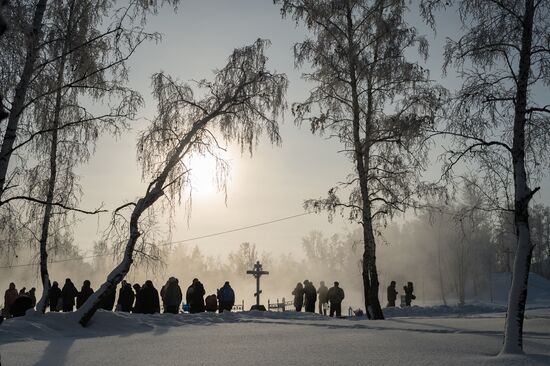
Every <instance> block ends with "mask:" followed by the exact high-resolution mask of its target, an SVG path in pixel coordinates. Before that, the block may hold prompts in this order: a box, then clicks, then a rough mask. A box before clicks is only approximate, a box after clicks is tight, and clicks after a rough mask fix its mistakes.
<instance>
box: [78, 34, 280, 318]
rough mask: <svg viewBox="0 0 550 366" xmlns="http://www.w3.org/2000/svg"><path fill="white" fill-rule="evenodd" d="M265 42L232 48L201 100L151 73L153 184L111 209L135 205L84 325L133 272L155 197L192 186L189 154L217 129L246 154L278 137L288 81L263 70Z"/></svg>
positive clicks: (204, 149)
mask: <svg viewBox="0 0 550 366" xmlns="http://www.w3.org/2000/svg"><path fill="white" fill-rule="evenodd" d="M267 45H268V41H265V40H261V39H259V40H257V41H256V42H255V43H254V44H253V45H251V46H247V47H243V48H239V49H235V51H233V53H232V55H231V56H230V57H229V60H228V63H227V65H226V66H225V67H223V68H222V69H220V70H218V71H216V72H215V75H214V79H213V80H212V81H207V80H203V81H200V82H199V83H198V87H199V88H200V89H201V91H203V92H204V93H202V95H204V96H203V97H201V98H200V99H199V98H197V97H195V93H194V92H193V89H192V87H191V86H189V85H187V84H184V83H181V82H179V81H178V80H176V79H174V78H172V77H170V76H169V75H166V74H164V73H162V72H161V73H158V74H155V75H153V95H154V96H155V98H156V99H157V101H158V115H157V117H156V118H155V119H154V120H153V121H152V123H151V125H150V126H149V128H148V129H147V130H146V131H145V132H144V133H143V134H142V135H141V137H140V139H139V142H138V160H139V162H140V163H141V165H142V169H143V175H144V177H145V178H147V179H150V183H149V185H148V187H147V190H146V191H145V194H144V195H143V196H142V197H141V198H139V199H138V200H137V201H135V202H130V203H127V204H125V205H123V206H122V207H120V208H119V209H117V210H116V211H115V215H121V214H122V212H123V211H122V210H124V209H125V208H129V207H133V210H132V212H131V214H130V219H129V220H128V221H127V222H128V225H127V228H128V234H127V235H128V236H127V237H128V240H127V243H126V246H125V249H124V256H123V258H122V261H121V262H120V263H119V265H118V266H117V267H116V268H115V269H113V271H112V272H111V273H110V274H109V276H108V277H107V280H106V282H105V283H104V284H103V285H102V286H101V287H100V289H99V290H98V291H97V292H96V293H94V295H92V296H91V297H90V298H89V299H88V301H87V302H86V303H85V304H84V305H83V306H82V307H81V308H80V309H79V310H78V316H79V318H80V324H82V325H83V326H85V325H86V324H87V323H88V322H89V321H90V319H91V318H92V316H93V315H94V313H95V311H96V310H97V309H98V307H99V305H100V303H101V301H102V299H103V298H104V297H105V295H106V294H107V293H109V292H110V291H113V290H114V288H116V286H117V284H118V283H120V281H122V279H123V278H124V277H125V276H126V274H127V273H128V271H129V270H130V267H131V265H132V262H133V260H134V254H135V249H136V244H137V242H138V240H139V238H140V236H141V234H142V232H141V231H142V227H141V221H142V215H143V214H144V213H147V211H149V210H150V209H151V208H152V206H153V205H154V204H155V202H157V201H158V200H159V199H162V201H163V202H164V203H169V204H171V203H173V200H174V199H178V198H179V197H180V195H181V193H182V190H183V189H185V188H186V187H188V184H189V176H188V175H189V174H188V173H189V170H190V169H192V168H193V161H192V157H193V156H194V155H196V154H199V155H200V154H208V153H210V151H213V150H215V149H216V147H217V146H218V142H217V140H216V137H215V136H216V135H215V131H217V132H218V133H219V134H220V135H221V137H222V138H223V139H224V140H225V141H236V142H237V143H238V144H240V145H241V147H242V148H243V149H245V148H246V149H248V150H249V151H250V153H252V151H253V147H254V146H255V144H256V143H257V142H258V137H259V135H260V134H261V133H262V132H265V133H267V136H268V138H269V140H270V141H271V142H275V143H279V142H280V135H279V128H278V123H277V118H278V117H279V116H280V115H281V113H282V112H283V110H284V107H285V99H284V95H285V92H286V89H287V83H288V82H287V78H286V76H285V75H284V74H278V73H274V72H271V71H269V70H268V69H267V68H266V66H267V65H266V62H267V58H266V56H265V55H264V49H265V47H266V46H267ZM190 159H191V160H190Z"/></svg>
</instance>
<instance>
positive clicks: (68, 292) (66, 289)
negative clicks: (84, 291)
mask: <svg viewBox="0 0 550 366" xmlns="http://www.w3.org/2000/svg"><path fill="white" fill-rule="evenodd" d="M77 296H78V290H77V289H76V287H75V286H74V284H73V282H72V281H71V279H70V278H67V279H66V280H65V285H63V289H62V290H61V301H62V302H63V312H65V313H67V312H71V311H73V308H74V299H75V297H77Z"/></svg>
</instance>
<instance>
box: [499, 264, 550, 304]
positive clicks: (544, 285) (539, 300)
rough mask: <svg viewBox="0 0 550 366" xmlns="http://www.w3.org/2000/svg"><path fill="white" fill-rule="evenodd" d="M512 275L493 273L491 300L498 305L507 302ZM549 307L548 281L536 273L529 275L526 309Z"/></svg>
mask: <svg viewBox="0 0 550 366" xmlns="http://www.w3.org/2000/svg"><path fill="white" fill-rule="evenodd" d="M511 280H512V274H511V273H510V272H502V273H494V274H493V276H492V286H493V299H494V301H495V302H496V303H498V304H506V303H507V302H508V290H509V289H510V283H511ZM546 306H550V281H549V280H547V279H546V278H544V277H542V276H539V275H538V274H536V273H533V272H530V273H529V287H528V289H527V307H528V308H537V307H546Z"/></svg>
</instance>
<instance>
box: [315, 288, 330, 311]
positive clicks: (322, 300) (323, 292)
mask: <svg viewBox="0 0 550 366" xmlns="http://www.w3.org/2000/svg"><path fill="white" fill-rule="evenodd" d="M317 293H318V294H319V314H323V315H327V309H326V306H327V305H328V287H327V286H325V281H321V283H320V284H319V289H318V290H317Z"/></svg>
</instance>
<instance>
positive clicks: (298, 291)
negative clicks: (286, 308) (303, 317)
mask: <svg viewBox="0 0 550 366" xmlns="http://www.w3.org/2000/svg"><path fill="white" fill-rule="evenodd" d="M292 295H294V307H295V308H296V311H298V312H300V311H302V306H304V286H302V284H301V283H300V282H298V283H297V284H296V287H295V288H294V290H293V291H292Z"/></svg>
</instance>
